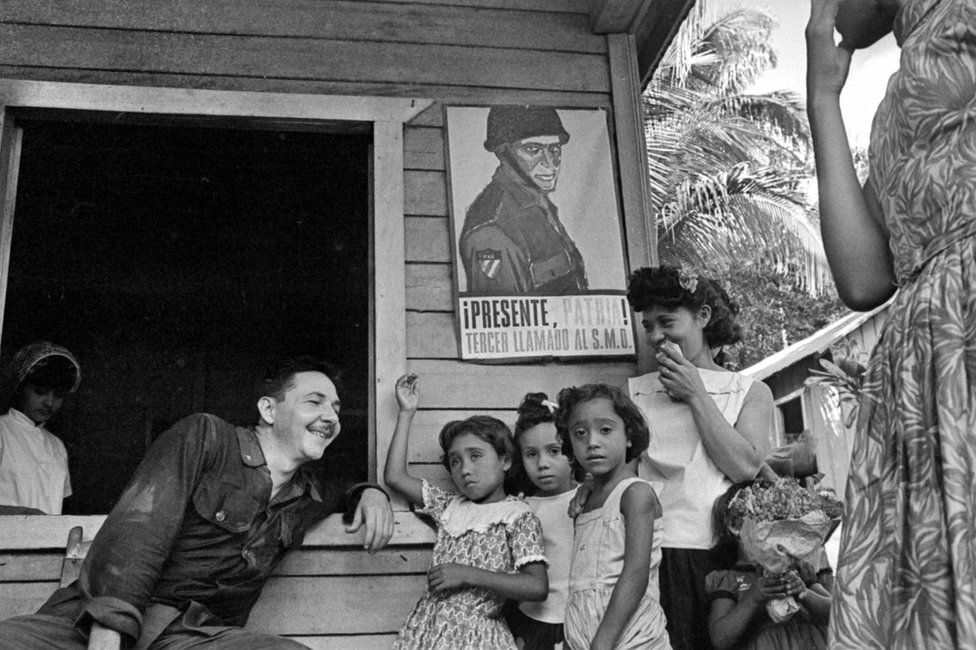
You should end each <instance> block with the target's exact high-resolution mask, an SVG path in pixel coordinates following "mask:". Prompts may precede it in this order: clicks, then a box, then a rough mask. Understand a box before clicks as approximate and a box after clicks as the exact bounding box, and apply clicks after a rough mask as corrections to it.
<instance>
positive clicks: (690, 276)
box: [678, 268, 698, 293]
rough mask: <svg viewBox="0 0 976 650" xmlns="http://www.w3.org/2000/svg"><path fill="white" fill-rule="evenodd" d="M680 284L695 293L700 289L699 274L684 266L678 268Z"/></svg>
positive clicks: (689, 291)
mask: <svg viewBox="0 0 976 650" xmlns="http://www.w3.org/2000/svg"><path fill="white" fill-rule="evenodd" d="M678 284H679V285H681V288H682V289H684V290H685V291H687V292H688V293H695V291H696V290H697V289H698V274H697V273H695V272H694V271H686V270H684V269H683V268H682V269H678Z"/></svg>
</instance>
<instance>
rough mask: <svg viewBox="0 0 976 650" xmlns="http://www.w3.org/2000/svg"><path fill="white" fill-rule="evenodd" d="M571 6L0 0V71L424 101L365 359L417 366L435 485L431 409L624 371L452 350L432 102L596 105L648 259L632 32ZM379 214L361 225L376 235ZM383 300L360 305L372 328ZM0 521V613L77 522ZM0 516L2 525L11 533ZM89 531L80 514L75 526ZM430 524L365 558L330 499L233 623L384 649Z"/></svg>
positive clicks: (543, 1)
mask: <svg viewBox="0 0 976 650" xmlns="http://www.w3.org/2000/svg"><path fill="white" fill-rule="evenodd" d="M588 10H589V5H588V2H587V1H586V0H359V1H352V0H335V1H329V2H321V1H319V0H247V1H246V2H240V0H204V1H203V2H200V1H191V0H157V1H156V2H152V3H148V2H131V1H125V0H82V1H79V2H74V3H63V2H58V1H56V0H4V2H2V3H0V78H8V79H24V80H37V81H58V82H72V83H85V84H110V85H115V86H127V87H158V88H178V89H184V88H185V89H207V90H227V91H251V92H275V93H289V94H291V93H295V94H313V95H350V96H383V97H407V98H411V97H417V98H426V99H431V100H433V101H434V103H433V105H432V106H431V107H430V108H429V109H427V110H425V111H423V112H422V113H420V114H419V115H418V116H417V117H415V118H414V119H413V120H412V121H411V122H410V123H409V124H407V125H406V126H405V128H403V132H402V148H403V159H402V167H403V187H402V190H403V210H402V216H403V222H402V225H403V242H402V243H403V256H402V259H396V260H395V264H394V266H395V267H397V269H402V271H396V273H399V274H401V275H402V282H403V291H404V296H403V303H402V311H399V312H398V313H401V314H404V313H405V322H406V331H405V332H402V333H400V334H401V335H402V337H403V339H404V341H403V343H402V344H399V343H398V344H396V345H394V346H393V347H394V348H396V349H389V348H384V347H381V343H383V342H385V341H388V340H389V339H390V337H386V338H383V337H381V336H377V337H376V346H377V347H376V349H375V350H373V357H374V359H375V358H377V357H379V356H380V355H393V356H395V357H396V359H394V362H395V363H403V364H404V366H405V368H406V369H407V370H409V371H411V372H416V373H418V374H419V375H420V376H421V390H422V403H421V406H422V408H421V410H420V411H419V412H418V414H417V416H416V419H415V424H414V432H413V436H412V438H411V444H410V457H409V460H410V463H411V466H412V468H413V470H414V471H415V472H416V473H417V474H418V475H420V476H423V477H427V478H430V479H431V480H433V481H436V482H438V483H442V484H443V483H446V482H447V481H448V476H447V473H446V472H445V470H444V468H443V467H442V466H441V465H440V462H439V458H440V455H441V450H440V447H439V445H438V443H437V435H438V432H439V431H440V429H441V427H442V426H443V424H444V423H445V422H447V421H448V420H452V419H458V418H464V417H467V416H469V415H472V414H475V413H486V414H490V415H494V416H496V417H499V418H500V419H502V420H503V421H504V422H506V423H508V424H512V423H513V422H514V419H515V412H514V409H515V407H516V406H517V405H518V403H519V402H520V400H521V399H522V397H523V396H524V394H525V393H526V392H529V391H540V390H541V391H544V392H547V393H548V394H549V395H550V396H555V394H556V392H558V390H559V389H560V388H562V387H564V386H567V385H572V384H580V383H588V382H593V381H606V382H608V383H612V384H616V385H624V384H625V383H626V379H627V378H628V377H629V376H632V375H634V374H635V373H636V364H635V362H634V361H632V360H619V359H611V360H605V359H604V360H594V361H589V362H566V363H563V362H559V361H545V362H535V363H527V364H518V365H482V364H471V363H462V362H460V361H459V359H458V347H457V340H456V332H455V327H454V315H455V314H454V302H453V287H454V278H453V275H452V274H453V270H454V269H453V265H452V245H451V229H450V219H449V209H448V186H447V170H446V167H445V166H446V161H445V147H444V142H445V131H444V106H446V105H452V104H460V105H479V106H488V105H492V104H546V105H551V106H556V107H559V108H603V109H606V110H607V112H608V117H609V127H610V136H611V140H612V150H613V152H614V155H615V156H616V160H615V170H616V171H617V172H618V174H620V175H621V176H624V177H625V178H624V180H622V181H621V179H619V178H618V179H617V182H618V189H619V192H620V195H621V196H620V205H622V206H623V208H624V212H625V213H626V214H625V217H626V219H627V220H628V222H627V223H626V224H625V226H626V228H625V231H626V232H627V234H628V236H629V238H630V239H632V240H633V241H628V242H627V251H626V253H625V254H626V255H627V257H628V260H629V263H630V265H632V266H633V265H635V264H642V263H646V262H647V260H651V259H653V254H654V253H653V252H652V251H650V250H647V248H648V245H649V242H652V240H651V239H648V238H649V237H652V236H653V231H652V230H651V231H650V234H648V231H647V230H646V228H647V227H648V224H650V225H652V223H653V222H652V221H650V220H645V219H649V215H645V214H632V213H631V211H640V210H644V209H646V201H643V200H641V199H640V198H638V199H637V200H635V198H634V196H632V195H630V196H628V195H627V192H628V184H631V186H632V184H633V183H634V182H635V180H634V179H635V175H634V170H630V169H628V170H627V171H626V173H625V172H623V171H622V170H621V166H623V165H627V166H631V165H633V164H635V161H637V162H639V160H640V158H639V154H640V150H642V148H641V147H637V148H636V149H635V145H634V143H637V142H641V141H642V140H640V138H642V133H641V132H640V130H639V129H638V128H637V127H636V126H635V125H636V124H637V122H639V111H638V112H636V113H635V106H634V105H631V106H629V107H628V108H627V111H626V112H623V113H622V114H621V115H619V116H618V115H617V109H618V106H617V105H618V104H619V103H621V102H624V101H626V102H632V101H633V100H634V96H635V93H636V90H635V86H634V83H636V82H635V80H631V81H630V82H629V83H628V82H627V80H626V79H623V78H622V77H621V75H632V74H633V68H634V65H635V63H634V58H635V57H636V51H635V50H634V47H635V45H634V43H633V39H632V38H631V39H630V40H629V41H622V40H620V39H618V40H617V42H616V43H615V44H614V45H613V47H611V46H610V43H611V42H612V41H609V40H608V37H606V36H601V35H596V34H594V33H593V32H592V31H591V30H590V22H589V15H588ZM621 57H622V58H623V60H621ZM612 60H615V63H614V64H613V65H612ZM612 71H613V73H614V74H615V76H614V77H612V74H611V72H612ZM638 175H639V174H638ZM387 216H389V215H387ZM396 216H397V217H399V215H396ZM633 219H636V220H638V221H636V222H635V221H630V220H633ZM383 232H386V231H384V229H383V228H380V227H378V225H377V224H374V233H376V234H377V236H380V234H381V233H383ZM397 246H399V242H397ZM4 250H6V249H4ZM3 254H4V253H3V252H2V251H0V255H3ZM376 264H377V266H379V265H381V264H383V260H380V259H377V260H376ZM386 274H387V273H386V271H384V276H385V275H386ZM0 281H2V279H0ZM396 289H399V287H396ZM374 298H375V296H374ZM0 304H2V303H0ZM397 304H398V305H399V304H400V303H397ZM398 309H401V308H400V307H398ZM381 313H382V312H381V311H379V310H377V312H376V314H375V316H374V318H375V319H376V321H377V325H376V327H377V331H379V328H380V327H381V326H382V324H381V323H380V322H379V320H380V318H379V316H380V315H381ZM391 358H392V357H391ZM372 361H373V360H372V359H371V360H370V362H372ZM387 365H388V366H389V365H390V364H387ZM375 385H376V391H377V395H376V399H375V402H374V403H375V405H376V409H375V410H376V417H375V419H374V420H373V421H374V422H376V423H378V424H377V427H376V431H375V441H374V446H373V447H372V449H371V451H375V456H374V457H373V458H371V462H372V463H375V464H376V465H377V466H378V468H379V471H380V472H382V465H383V461H384V459H385V452H386V447H387V446H388V444H389V439H390V435H391V434H392V431H391V430H387V429H388V428H389V426H387V425H384V424H383V423H389V422H390V421H391V413H392V412H393V410H394V409H395V406H394V405H393V400H392V387H391V386H389V385H386V384H385V383H384V384H381V382H380V381H378V380H377V381H376V382H375ZM380 415H382V417H380ZM401 505H402V504H401ZM4 519H5V520H6V521H0V618H3V617H5V616H7V615H10V614H12V613H24V612H28V611H32V610H33V609H35V608H36V606H37V605H38V604H40V602H42V601H43V600H44V599H45V598H46V597H47V596H48V595H49V594H50V592H51V591H52V590H53V589H54V587H55V586H56V585H57V581H58V574H59V572H60V558H61V555H62V554H63V551H60V552H59V551H58V550H56V549H58V548H59V547H63V541H62V540H63V539H64V537H63V536H62V537H59V535H62V533H63V531H60V528H58V526H62V527H65V530H67V527H69V526H70V525H72V522H73V520H74V518H71V517H54V518H48V521H47V522H38V521H37V520H38V519H39V518H36V517H35V518H30V520H31V521H29V522H28V523H17V524H15V525H14V524H12V525H11V526H6V528H7V529H8V530H7V531H5V530H3V527H4V526H5V524H7V523H8V522H11V521H13V520H12V518H4ZM84 519H90V518H84ZM24 521H25V522H26V521H28V520H24ZM57 521H60V522H61V523H57ZM38 527H40V528H38ZM96 527H97V526H96ZM14 528H16V529H17V530H18V531H19V532H8V531H12V530H13V529H14ZM42 529H43V530H42ZM91 530H92V525H91V521H89V522H88V524H87V525H86V538H87V537H88V531H91ZM45 540H46V541H45ZM432 541H433V533H432V531H431V529H430V527H429V526H428V525H427V524H426V523H425V522H424V521H422V520H421V519H420V518H418V517H416V516H415V515H413V514H412V513H409V512H403V511H399V512H397V532H396V535H395V537H394V539H393V542H392V545H391V546H390V547H389V548H388V549H387V550H384V551H382V552H381V553H379V554H377V555H375V556H367V555H366V554H365V553H363V552H362V551H359V550H358V549H357V548H356V546H357V545H358V544H359V542H358V539H357V538H356V536H353V535H347V534H346V533H344V531H343V528H342V524H341V522H340V521H339V520H338V518H337V517H331V518H330V519H329V520H327V521H326V522H323V524H322V525H320V526H319V527H317V528H315V529H313V530H312V531H310V533H309V535H308V536H307V538H306V541H305V546H304V547H303V549H301V550H300V551H296V552H293V553H292V554H291V555H290V556H288V557H287V558H286V560H285V561H284V562H283V563H282V564H281V566H280V567H279V569H278V571H277V573H276V575H275V576H274V577H273V578H272V579H271V581H270V582H269V584H268V586H267V588H266V590H265V593H264V594H263V596H262V598H261V600H260V601H259V603H258V605H257V607H256V608H255V610H254V613H253V616H252V620H251V622H250V623H249V627H251V628H253V629H260V630H266V631H270V632H274V633H277V634H285V635H288V636H292V637H294V638H295V639H296V640H299V641H300V642H302V643H304V644H306V645H308V646H309V647H312V648H319V649H329V650H333V649H338V648H343V649H351V650H357V649H360V648H362V649H365V648H370V649H372V648H384V647H389V646H390V644H391V643H392V640H393V638H394V636H395V632H396V631H397V630H398V629H399V627H400V625H402V623H403V621H404V620H405V619H406V616H407V614H408V613H409V611H410V609H411V608H412V607H413V605H414V603H415V602H416V599H417V598H418V597H419V595H420V593H421V592H422V590H423V587H424V584H425V583H424V572H425V571H426V567H427V562H428V561H429V553H430V544H431V543H432ZM44 544H50V545H49V546H44ZM37 549H46V550H37ZM59 553H60V554H59ZM366 603H368V605H369V606H368V615H367V614H366V610H365V607H364V604H366ZM14 610H16V611H14Z"/></svg>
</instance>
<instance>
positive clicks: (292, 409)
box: [273, 372, 340, 463]
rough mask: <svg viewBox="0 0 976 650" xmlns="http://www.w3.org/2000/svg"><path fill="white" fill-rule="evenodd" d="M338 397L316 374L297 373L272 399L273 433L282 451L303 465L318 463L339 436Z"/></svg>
mask: <svg viewBox="0 0 976 650" xmlns="http://www.w3.org/2000/svg"><path fill="white" fill-rule="evenodd" d="M339 428H340V427H339V394H338V391H337V390H336V386H335V384H334V383H332V380H331V379H329V378H328V377H326V376H325V375H324V374H322V373H320V372H299V373H296V374H295V376H294V377H292V380H291V383H290V385H289V387H288V389H287V390H286V391H285V392H284V395H283V396H282V397H281V399H276V400H275V405H274V424H273V432H274V436H275V438H276V439H277V440H278V442H279V444H280V445H281V447H282V449H289V450H291V452H292V454H293V458H295V460H297V461H299V462H300V463H304V462H306V461H310V460H318V459H319V458H321V457H322V454H323V453H324V452H325V448H326V447H328V446H329V445H330V444H332V441H333V440H335V439H336V436H338V435H339Z"/></svg>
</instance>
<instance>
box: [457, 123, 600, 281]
mask: <svg viewBox="0 0 976 650" xmlns="http://www.w3.org/2000/svg"><path fill="white" fill-rule="evenodd" d="M568 141H569V133H568V132H567V131H566V129H565V128H563V124H562V121H561V120H560V119H559V115H558V113H557V112H556V110H555V109H554V108H549V107H543V106H494V107H492V108H491V110H490V111H489V113H488V124H487V137H486V139H485V142H484V147H485V149H486V150H488V151H490V152H492V153H494V154H495V156H496V157H497V158H498V162H499V165H498V168H497V169H496V170H495V173H494V176H493V177H492V179H491V182H490V183H489V184H488V185H487V187H485V188H484V189H483V190H482V191H481V193H480V194H479V195H478V196H477V198H475V200H474V202H473V203H472V204H471V206H470V207H469V208H468V210H467V212H466V214H465V219H464V227H463V228H462V231H461V236H460V239H459V242H458V246H459V252H460V254H461V261H462V264H463V266H464V271H465V276H466V278H467V288H468V291H469V292H470V293H472V294H474V295H504V294H508V295H512V294H523V293H545V294H556V295H558V294H566V293H578V292H581V291H585V290H586V289H587V284H588V283H587V279H586V269H585V267H584V265H583V257H582V255H580V252H579V250H578V249H577V248H576V244H575V243H574V242H573V240H572V238H571V237H570V236H569V235H568V234H567V232H566V230H565V228H564V227H563V225H562V223H560V221H559V212H558V210H557V209H556V206H555V205H554V204H553V203H552V201H551V200H550V199H549V194H550V193H551V192H552V191H553V190H555V189H556V182H557V180H558V177H559V167H560V164H561V162H562V147H563V145H564V144H566V143H567V142H568Z"/></svg>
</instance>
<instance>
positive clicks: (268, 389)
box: [258, 355, 342, 400]
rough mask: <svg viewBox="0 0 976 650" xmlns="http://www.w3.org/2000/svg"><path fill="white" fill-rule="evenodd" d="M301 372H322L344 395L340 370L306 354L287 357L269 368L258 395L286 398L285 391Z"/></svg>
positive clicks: (337, 390)
mask: <svg viewBox="0 0 976 650" xmlns="http://www.w3.org/2000/svg"><path fill="white" fill-rule="evenodd" d="M300 372H320V373H322V374H323V375H325V376H326V377H328V378H329V379H330V380H331V381H332V383H333V384H335V387H336V392H338V393H339V395H340V396H341V395H342V384H341V383H340V381H341V379H340V373H339V370H338V369H337V368H336V367H335V366H334V365H332V364H331V363H329V362H328V361H326V360H325V359H320V358H318V357H313V356H309V355H304V356H299V357H291V358H289V359H285V360H284V361H281V362H279V363H277V364H275V365H273V366H271V367H270V368H268V371H267V373H266V374H265V375H264V379H263V380H262V382H261V386H260V388H259V391H258V392H259V395H258V397H259V398H261V397H265V396H267V397H273V398H275V399H276V400H281V399H284V397H285V393H287V392H288V389H289V388H291V386H292V383H293V380H294V378H295V375H297V374H298V373H300Z"/></svg>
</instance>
